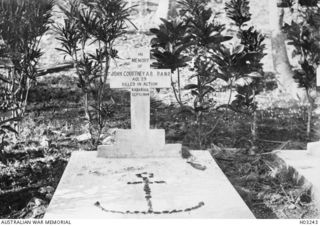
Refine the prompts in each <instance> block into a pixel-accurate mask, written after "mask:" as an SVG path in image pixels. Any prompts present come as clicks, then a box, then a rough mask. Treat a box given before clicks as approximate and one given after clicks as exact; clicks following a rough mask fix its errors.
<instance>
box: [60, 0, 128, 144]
mask: <svg viewBox="0 0 320 226" xmlns="http://www.w3.org/2000/svg"><path fill="white" fill-rule="evenodd" d="M60 8H61V10H62V11H63V12H64V14H65V16H66V19H65V22H64V25H56V26H55V30H56V32H57V34H58V37H57V39H58V40H59V41H60V43H61V46H62V47H61V48H57V49H58V50H59V51H61V52H63V53H65V54H66V55H69V56H70V57H71V58H72V60H73V62H74V64H75V67H76V70H77V75H78V85H79V87H80V88H81V89H82V91H83V93H84V100H85V101H84V102H85V112H86V119H87V120H88V122H89V131H90V134H91V138H92V145H93V148H96V147H97V146H98V144H99V140H100V135H101V134H102V132H103V129H104V128H105V127H106V125H107V119H108V118H110V117H111V116H112V114H113V110H112V109H113V106H112V105H113V99H112V97H111V95H110V89H108V88H107V77H108V73H109V68H110V62H111V60H115V59H116V58H118V51H117V50H116V49H115V47H114V45H115V44H114V43H115V41H116V40H117V39H118V38H119V37H122V36H123V35H124V34H125V33H126V29H127V25H128V23H131V21H130V19H129V17H130V10H131V8H130V7H127V3H125V2H124V1H122V0H120V1H119V0H90V1H89V0H80V1H75V0H70V1H69V8H67V9H65V8H63V7H60ZM89 45H91V46H94V48H95V52H94V53H90V52H88V51H86V47H87V46H89ZM106 99H107V101H106ZM90 102H92V104H91V103H90Z"/></svg>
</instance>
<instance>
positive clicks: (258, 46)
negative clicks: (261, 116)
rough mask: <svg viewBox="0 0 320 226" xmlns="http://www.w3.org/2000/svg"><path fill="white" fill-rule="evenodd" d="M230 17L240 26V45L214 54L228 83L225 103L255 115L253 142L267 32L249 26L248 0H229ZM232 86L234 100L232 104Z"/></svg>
mask: <svg viewBox="0 0 320 226" xmlns="http://www.w3.org/2000/svg"><path fill="white" fill-rule="evenodd" d="M225 10H226V12H227V16H228V17H229V18H230V19H231V20H233V21H234V23H235V24H236V25H237V27H238V33H237V38H238V40H239V42H240V43H239V44H237V45H236V46H235V47H234V48H231V49H230V48H226V47H225V46H222V47H221V48H220V49H219V51H218V52H217V54H216V55H215V61H216V62H217V64H218V68H219V72H220V73H221V74H222V75H223V76H222V79H223V80H225V81H226V82H227V83H228V84H229V88H230V96H229V103H228V104H227V105H226V106H227V107H228V108H230V109H231V110H233V111H236V112H239V113H243V114H247V115H252V116H253V119H252V128H251V131H252V143H253V146H254V143H255V141H256V139H257V115H256V110H257V103H256V101H255V98H256V96H257V95H258V94H259V92H261V91H262V86H261V80H262V78H263V64H262V63H261V60H262V59H263V57H264V56H265V53H264V50H265V44H264V43H263V42H264V40H265V37H264V35H262V34H261V33H260V32H258V31H257V30H255V28H254V27H249V28H247V24H246V23H247V22H248V21H250V20H251V14H250V12H249V10H250V7H249V1H248V0H230V1H229V2H226V7H225ZM233 89H234V90H235V91H236V96H235V99H234V100H233V101H232V102H231V103H230V100H231V96H232V92H233Z"/></svg>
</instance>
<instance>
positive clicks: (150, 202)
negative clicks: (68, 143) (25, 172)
mask: <svg viewBox="0 0 320 226" xmlns="http://www.w3.org/2000/svg"><path fill="white" fill-rule="evenodd" d="M149 56H150V55H149V50H147V51H145V50H142V51H138V52H137V53H136V54H135V56H134V57H133V58H132V64H131V70H117V71H112V72H111V73H110V78H111V81H110V85H111V88H125V89H129V90H130V92H131V120H132V127H131V129H130V130H118V131H117V133H116V137H115V144H114V145H112V146H100V147H99V148H98V157H97V154H96V153H95V152H73V153H72V156H71V159H70V161H69V163H68V166H67V168H66V170H65V172H64V173H63V176H62V178H61V180H60V183H59V186H58V188H57V190H56V191H55V194H54V196H53V199H52V200H51V202H50V205H49V207H48V209H47V212H46V215H45V217H46V218H49V219H63V218H87V219H98V218H133V217H134V218H228V219H229V218H233V219H239V218H247V219H248V218H254V215H253V214H252V213H251V212H250V210H249V208H248V207H247V206H246V204H245V203H244V202H243V200H242V199H241V197H240V196H239V194H238V193H237V192H236V191H235V189H234V188H233V187H232V185H231V183H230V182H229V181H228V179H227V178H226V176H225V175H224V174H223V172H222V171H221V169H220V168H219V166H218V165H217V164H216V162H215V161H214V159H213V158H212V156H211V155H210V153H209V152H208V151H190V153H191V155H192V159H193V160H192V161H196V163H197V164H198V165H201V166H202V167H203V169H204V170H199V169H196V168H194V167H193V166H192V165H191V164H188V163H186V160H185V159H182V157H181V155H180V153H179V151H180V150H181V144H170V145H168V144H165V132H164V130H159V129H158V130H153V129H150V125H149V122H150V89H152V88H163V87H170V81H171V78H170V76H171V73H170V71H169V70H153V69H150V66H149V65H150V57H149ZM99 157H108V158H99ZM159 157H161V158H159ZM173 157H174V158H173Z"/></svg>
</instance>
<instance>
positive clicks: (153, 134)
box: [98, 48, 181, 158]
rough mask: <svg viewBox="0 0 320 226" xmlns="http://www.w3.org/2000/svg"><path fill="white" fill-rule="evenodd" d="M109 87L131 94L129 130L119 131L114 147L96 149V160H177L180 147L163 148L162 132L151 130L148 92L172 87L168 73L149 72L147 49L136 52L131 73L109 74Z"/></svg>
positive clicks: (121, 70) (115, 71)
mask: <svg viewBox="0 0 320 226" xmlns="http://www.w3.org/2000/svg"><path fill="white" fill-rule="evenodd" d="M109 78H110V87H111V88H113V89H119V88H121V89H129V90H130V93H131V111H130V112H131V129H118V130H117V131H116V135H115V143H114V144H113V145H101V146H99V147H98V157H106V158H149V157H152V158H153V157H180V151H181V144H166V143H165V131H164V130H163V129H150V90H151V89H153V88H169V87H170V86H171V70H170V69H151V68H150V49H149V48H142V49H138V50H137V51H136V52H135V54H134V56H132V59H131V65H130V69H129V70H127V69H120V70H114V71H112V72H110V74H109Z"/></svg>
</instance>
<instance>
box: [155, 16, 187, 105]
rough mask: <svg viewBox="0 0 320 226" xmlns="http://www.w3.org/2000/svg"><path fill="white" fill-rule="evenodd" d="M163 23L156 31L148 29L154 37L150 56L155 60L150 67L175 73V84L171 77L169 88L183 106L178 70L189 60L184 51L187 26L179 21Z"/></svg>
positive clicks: (165, 21)
mask: <svg viewBox="0 0 320 226" xmlns="http://www.w3.org/2000/svg"><path fill="white" fill-rule="evenodd" d="M161 21H162V22H163V23H162V24H161V25H160V26H159V28H158V29H156V28H153V29H150V31H151V33H153V34H154V35H155V36H156V37H155V38H153V39H152V40H151V47H152V51H151V52H152V56H153V57H154V58H155V59H156V62H154V63H153V64H152V65H151V66H153V67H155V68H162V69H163V68H164V69H171V72H172V73H174V72H175V71H176V72H177V84H176V82H175V81H174V79H173V78H172V77H171V86H172V89H173V92H174V95H175V98H176V100H177V102H178V103H179V104H180V106H183V105H184V104H183V100H182V97H181V81H180V80H181V78H180V69H181V68H183V67H185V66H187V65H188V62H189V61H190V60H191V58H190V57H188V56H186V54H185V51H186V49H187V48H188V47H189V46H190V44H191V43H190V39H191V37H190V34H189V33H188V24H187V23H186V22H185V21H182V20H180V19H178V18H177V19H174V20H171V21H168V20H165V19H161Z"/></svg>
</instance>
